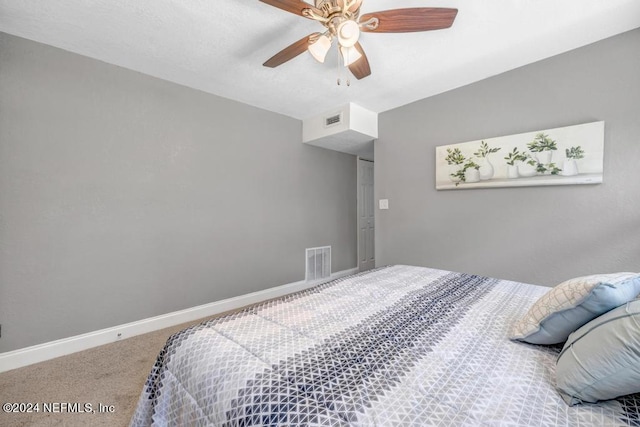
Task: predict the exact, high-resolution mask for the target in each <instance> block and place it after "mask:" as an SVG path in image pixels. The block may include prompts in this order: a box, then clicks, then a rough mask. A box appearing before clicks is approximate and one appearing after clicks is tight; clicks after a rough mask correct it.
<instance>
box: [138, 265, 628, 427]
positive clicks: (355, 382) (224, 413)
mask: <svg viewBox="0 0 640 427" xmlns="http://www.w3.org/2000/svg"><path fill="white" fill-rule="evenodd" d="M547 290H548V288H543V287H539V286H532V285H526V284H522V283H516V282H511V281H506V280H498V279H491V278H486V277H481V276H473V275H467V274H462V273H452V272H448V271H442V270H434V269H428V268H419V267H409V266H392V267H385V268H380V269H377V270H374V271H371V272H368V273H363V274H358V275H354V276H350V277H347V278H343V279H339V280H336V281H333V282H330V283H327V284H324V285H320V286H318V287H315V288H312V289H310V290H307V291H303V292H299V293H296V294H293V295H290V296H287V297H284V298H282V299H278V300H274V301H269V302H265V303H262V304H258V305H255V306H252V307H250V308H247V309H245V310H242V311H240V312H237V313H234V314H231V315H228V316H225V317H221V318H217V319H213V320H210V321H207V322H205V323H202V324H200V325H197V326H194V327H191V328H188V329H186V330H184V331H182V332H179V333H177V334H175V335H174V336H172V337H171V338H170V339H169V340H168V341H167V344H166V346H165V348H164V350H163V351H162V352H161V353H160V355H159V357H158V360H157V362H156V364H155V366H154V367H153V370H152V372H151V374H150V376H149V378H148V380H147V384H146V385H145V388H144V390H143V392H142V395H141V397H140V401H139V404H138V407H137V410H136V413H135V415H134V417H133V419H132V421H131V425H133V426H143V425H162V426H164V425H180V426H190V425H196V426H274V425H286V426H298V425H323V426H432V425H433V426H496V425H513V426H523V425H535V426H546V425H567V426H587V425H588V426H629V425H630V426H638V427H640V396H639V395H633V396H628V397H625V398H620V399H618V400H613V401H608V402H602V403H600V404H597V405H578V406H576V407H569V406H567V405H566V404H565V403H564V402H563V400H562V399H561V398H560V396H559V395H558V394H557V393H556V391H555V389H554V383H555V359H556V357H557V354H558V351H559V348H558V347H544V346H533V345H528V344H522V343H515V342H512V341H509V339H508V334H509V329H510V327H511V325H512V324H513V323H514V322H515V321H516V320H517V319H519V318H520V317H521V316H522V315H523V314H524V313H525V312H526V310H527V309H528V308H529V306H530V305H531V304H533V302H534V301H535V300H537V299H538V298H539V297H540V296H541V295H542V294H544V293H545V292H546V291H547Z"/></svg>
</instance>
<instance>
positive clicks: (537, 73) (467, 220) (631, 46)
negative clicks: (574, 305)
mask: <svg viewBox="0 0 640 427" xmlns="http://www.w3.org/2000/svg"><path fill="white" fill-rule="evenodd" d="M638 52H640V29H639V30H634V31H631V32H628V33H625V34H622V35H620V36H617V37H613V38H610V39H607V40H604V41H601V42H599V43H596V44H593V45H589V46H586V47H584V48H581V49H577V50H574V51H571V52H568V53H566V54H563V55H559V56H556V57H553V58H550V59H548V60H544V61H541V62H538V63H535V64H532V65H528V66H525V67H522V68H520V69H517V70H514V71H511V72H507V73H505V74H501V75H498V76H495V77H493V78H490V79H487V80H483V81H481V82H478V83H476V84H472V85H469V86H465V87H463V88H460V89H457V90H453V91H450V92H447V93H444V94H441V95H439V96H434V97H431V98H428V99H424V100H421V101H418V102H416V103H413V104H411V105H407V106H404V107H401V108H398V109H395V110H391V111H388V112H385V113H383V114H381V115H380V118H379V124H380V133H379V134H380V138H379V140H378V141H377V142H376V144H375V158H376V174H375V182H376V188H375V193H376V199H380V198H388V199H389V204H390V209H389V210H388V211H380V210H378V211H377V212H376V215H377V216H376V227H377V229H376V263H377V264H378V265H384V264H390V263H406V264H415V265H423V266H431V267H436V268H444V269H448V270H454V271H464V272H471V273H476V274H484V275H489V276H493V277H500V278H508V279H515V280H519V281H524V282H528V283H536V284H541V285H548V286H550V285H554V284H556V283H558V282H559V281H561V280H564V279H567V278H569V277H574V276H578V275H584V274H589V273H594V272H609V271H619V270H625V271H629V270H630V271H640V55H639V54H638ZM597 120H604V121H605V159H604V183H603V184H601V185H593V186H575V185H574V186H561V187H528V188H519V189H515V188H509V189H481V190H458V191H436V190H435V179H434V178H435V177H434V175H435V172H434V164H435V147H436V146H438V145H446V144H452V143H458V142H465V141H473V140H479V139H483V138H490V137H495V136H504V135H511V134H516V133H521V132H528V131H536V130H541V129H550V128H554V127H561V126H568V125H574V124H580V123H586V122H591V121H597ZM501 157H503V156H501Z"/></svg>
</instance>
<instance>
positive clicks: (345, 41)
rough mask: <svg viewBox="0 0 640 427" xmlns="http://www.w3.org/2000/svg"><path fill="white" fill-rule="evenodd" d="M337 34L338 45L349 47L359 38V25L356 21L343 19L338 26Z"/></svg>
mask: <svg viewBox="0 0 640 427" xmlns="http://www.w3.org/2000/svg"><path fill="white" fill-rule="evenodd" d="M337 34H338V42H339V43H340V46H344V47H351V46H353V45H354V44H356V43H357V42H358V39H359V38H360V27H359V26H358V23H357V22H356V21H351V20H349V21H344V22H343V23H342V24H340V26H339V27H338V31H337Z"/></svg>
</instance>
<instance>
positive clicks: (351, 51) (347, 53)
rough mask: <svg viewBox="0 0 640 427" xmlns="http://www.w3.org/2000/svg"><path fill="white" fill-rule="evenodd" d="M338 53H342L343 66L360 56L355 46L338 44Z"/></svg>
mask: <svg viewBox="0 0 640 427" xmlns="http://www.w3.org/2000/svg"><path fill="white" fill-rule="evenodd" d="M340 53H341V54H342V59H343V61H344V66H345V67H348V66H349V65H351V64H353V63H354V62H356V61H357V60H358V59H360V58H362V54H361V53H360V51H358V49H356V48H355V47H353V46H352V47H344V46H340Z"/></svg>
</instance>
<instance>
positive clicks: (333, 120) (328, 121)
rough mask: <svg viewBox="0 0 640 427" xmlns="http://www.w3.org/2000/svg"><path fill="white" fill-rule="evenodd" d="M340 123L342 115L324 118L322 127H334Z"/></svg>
mask: <svg viewBox="0 0 640 427" xmlns="http://www.w3.org/2000/svg"><path fill="white" fill-rule="evenodd" d="M340 122H342V113H338V114H335V115H333V116H329V117H325V118H324V127H329V126H334V125H337V124H339V123H340Z"/></svg>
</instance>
